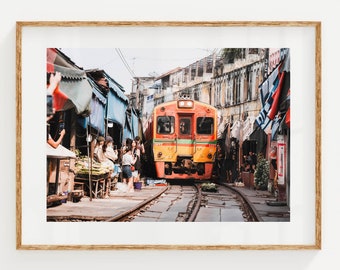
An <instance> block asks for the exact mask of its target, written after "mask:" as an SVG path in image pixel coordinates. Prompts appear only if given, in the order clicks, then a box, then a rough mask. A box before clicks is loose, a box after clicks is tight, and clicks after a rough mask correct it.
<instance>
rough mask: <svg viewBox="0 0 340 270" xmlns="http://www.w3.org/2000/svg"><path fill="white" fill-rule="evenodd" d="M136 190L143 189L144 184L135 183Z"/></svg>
mask: <svg viewBox="0 0 340 270" xmlns="http://www.w3.org/2000/svg"><path fill="white" fill-rule="evenodd" d="M133 186H134V188H135V189H142V182H135V183H133Z"/></svg>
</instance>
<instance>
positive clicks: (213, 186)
mask: <svg viewBox="0 0 340 270" xmlns="http://www.w3.org/2000/svg"><path fill="white" fill-rule="evenodd" d="M201 188H202V191H208V192H217V186H216V184H214V183H203V184H202V185H201Z"/></svg>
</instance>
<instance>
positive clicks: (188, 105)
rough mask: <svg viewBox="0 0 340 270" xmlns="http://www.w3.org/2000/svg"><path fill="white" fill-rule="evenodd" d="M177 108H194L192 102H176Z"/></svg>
mask: <svg viewBox="0 0 340 270" xmlns="http://www.w3.org/2000/svg"><path fill="white" fill-rule="evenodd" d="M177 107H178V108H188V109H192V108H193V107H194V102H193V101H192V100H179V101H178V102H177Z"/></svg>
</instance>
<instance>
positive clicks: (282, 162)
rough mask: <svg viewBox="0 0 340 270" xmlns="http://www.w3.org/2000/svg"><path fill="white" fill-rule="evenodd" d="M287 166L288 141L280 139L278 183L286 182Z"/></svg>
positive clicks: (278, 147)
mask: <svg viewBox="0 0 340 270" xmlns="http://www.w3.org/2000/svg"><path fill="white" fill-rule="evenodd" d="M285 168H286V143H285V142H284V141H280V142H278V144H277V176H278V182H277V183H278V184H279V185H284V184H285Z"/></svg>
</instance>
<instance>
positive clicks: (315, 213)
mask: <svg viewBox="0 0 340 270" xmlns="http://www.w3.org/2000/svg"><path fill="white" fill-rule="evenodd" d="M131 28H133V29H146V30H147V31H148V30H150V29H153V30H156V31H157V34H158V35H162V34H161V33H162V31H161V30H164V29H170V28H171V29H174V30H177V29H183V28H185V29H195V31H196V30H197V31H200V30H204V31H205V30H206V31H211V32H212V36H214V37H216V39H217V41H215V42H222V43H223V41H224V40H223V37H220V36H219V34H218V33H219V31H218V30H222V29H226V30H229V29H233V30H234V29H235V31H236V32H233V33H237V31H239V32H242V31H244V32H242V33H241V34H240V36H242V35H245V34H249V38H250V39H251V38H252V37H254V35H256V31H255V33H252V31H253V30H254V29H256V30H257V29H260V30H261V31H264V32H265V33H266V31H267V30H268V31H269V32H268V36H271V35H272V33H273V31H276V30H278V29H279V30H280V29H284V30H285V32H284V34H285V35H283V36H281V37H280V40H281V41H282V42H283V43H285V39H289V32H290V30H293V29H294V31H295V30H297V31H298V32H299V31H300V32H304V31H305V32H306V34H308V35H306V36H308V37H309V38H310V39H309V41H310V40H313V42H312V43H310V42H306V44H307V45H306V47H307V46H308V47H309V48H308V49H309V50H308V52H312V53H311V54H309V55H307V57H308V59H309V61H310V63H311V65H312V67H310V70H311V72H312V73H313V74H312V75H310V74H309V75H310V76H311V78H312V79H311V81H312V83H311V87H312V88H313V91H311V92H312V93H313V95H312V97H309V98H308V101H310V100H311V101H312V102H310V103H308V104H304V101H301V100H299V101H298V102H297V105H296V106H297V108H299V109H301V108H300V107H302V106H305V107H308V108H309V109H310V111H312V112H313V113H314V114H313V115H312V116H310V117H309V118H310V120H309V122H308V123H307V124H305V126H304V127H308V130H307V131H304V130H298V134H297V137H300V136H301V137H303V136H305V137H308V138H306V140H307V141H308V142H306V144H307V145H309V147H310V148H309V149H310V152H309V153H311V154H312V158H310V159H308V161H307V166H308V167H309V168H312V170H311V171H312V172H311V173H310V174H309V175H311V176H312V178H313V179H312V180H313V181H310V182H312V183H313V184H312V185H308V186H307V187H305V188H304V189H303V188H302V187H301V186H298V192H302V195H301V197H308V201H309V202H313V204H312V203H310V204H309V205H307V206H306V205H302V206H301V205H299V204H297V208H299V207H301V208H302V212H303V210H304V209H303V208H304V207H305V208H307V210H309V211H307V212H309V213H311V214H310V216H306V219H307V220H308V221H307V223H308V225H307V226H309V227H308V228H307V230H306V231H309V232H310V234H309V238H308V237H306V238H308V239H307V240H306V241H305V240H303V239H302V240H301V241H297V242H294V240H291V241H288V242H285V241H282V242H280V241H281V240H280V237H278V238H276V240H274V241H269V242H261V241H259V240H257V239H261V237H259V238H257V237H255V236H254V237H250V236H249V234H250V231H248V229H247V228H248V227H247V228H245V229H244V231H243V235H248V237H249V240H248V239H245V240H242V241H240V242H237V241H236V242H228V240H226V238H223V240H221V241H216V240H213V242H209V241H206V239H198V240H197V242H196V241H195V240H194V241H186V240H184V241H183V242H181V240H178V241H174V242H173V241H170V240H168V239H167V238H165V240H164V239H163V238H162V239H163V240H160V241H158V240H157V239H154V238H152V237H151V238H152V239H151V240H150V241H149V242H145V243H144V242H143V243H141V242H138V241H134V240H129V241H127V242H124V241H123V242H119V243H115V242H114V241H111V242H108V243H105V242H103V241H98V242H96V241H95V240H94V241H88V242H87V241H86V240H83V239H82V240H79V242H78V241H72V242H67V241H63V240H59V239H58V234H66V235H67V234H69V233H71V232H70V228H69V227H68V226H67V225H65V224H59V223H58V225H57V226H55V225H54V226H51V225H46V221H45V219H43V218H42V220H41V221H39V222H38V221H37V222H38V223H39V224H38V225H39V226H41V227H42V228H43V230H42V231H41V233H42V235H47V230H53V232H52V233H51V232H50V234H52V235H54V236H55V237H51V238H49V239H47V240H46V241H44V240H42V241H41V237H40V236H38V234H39V231H37V230H36V229H35V228H33V227H34V226H32V223H31V222H29V219H30V214H32V213H31V211H37V212H38V213H39V211H42V212H43V213H42V214H41V215H39V214H38V217H44V214H45V212H44V207H45V205H43V204H42V205H39V208H38V209H35V208H34V207H35V206H37V204H34V203H32V205H30V200H29V199H28V197H29V194H28V193H30V192H32V193H34V192H37V193H38V194H39V192H40V191H35V190H32V191H29V192H28V190H27V189H23V183H24V181H32V179H28V178H29V177H28V176H27V175H26V174H25V173H26V172H32V175H34V173H33V171H32V170H34V168H33V167H32V166H31V165H30V164H34V161H39V160H41V157H40V156H38V155H37V154H36V153H30V152H27V150H23V148H25V147H26V145H27V140H28V139H29V140H30V141H32V140H33V141H34V140H35V137H34V136H32V135H31V134H29V133H28V130H27V126H28V123H27V116H26V115H27V114H28V115H29V114H30V113H31V111H29V110H28V109H27V108H28V107H27V104H28V103H30V102H34V103H35V104H38V105H41V106H43V105H42V104H41V103H40V102H41V100H40V101H33V98H32V96H31V95H30V94H31V91H33V90H32V89H29V88H28V86H27V85H26V84H25V83H26V81H27V77H28V76H32V75H34V71H31V70H30V68H28V67H29V66H31V67H32V66H35V70H36V71H38V72H39V70H41V68H44V64H45V63H43V62H42V63H40V62H39V61H37V63H27V61H26V59H27V58H26V55H27V49H28V48H32V47H31V46H34V45H36V44H38V43H37V42H38V41H41V40H43V39H44V36H46V39H48V38H51V40H50V41H46V43H45V44H43V45H42V46H45V48H47V47H58V46H59V45H60V44H55V41H56V40H57V39H54V38H53V37H52V36H51V34H50V32H52V33H54V31H56V33H57V36H58V37H62V36H63V34H62V32H63V33H66V35H67V33H68V31H69V30H71V31H73V34H76V35H79V39H80V38H81V35H84V32H85V35H86V32H88V33H89V35H98V36H101V34H98V33H97V34H95V33H96V32H98V31H97V30H101V31H102V32H103V33H107V32H105V31H107V30H108V29H109V30H110V29H114V30H118V31H120V33H123V34H122V39H123V38H126V35H125V33H124V31H125V30H126V29H131ZM94 29H95V30H96V31H93V30H94ZM197 31H196V32H195V33H196V35H199V34H197ZM300 32H299V33H300ZM198 33H199V32H198ZM236 36H237V35H236ZM217 37H218V38H217ZM73 38H74V40H73V41H69V42H70V44H71V43H72V42H74V43H76V45H77V44H78V45H79V43H80V42H78V41H77V39H78V36H73ZM238 38H240V37H238ZM241 39H242V38H241ZM247 39H248V38H247V37H246V38H245V40H247ZM269 39H270V38H269ZM301 39H302V40H303V39H304V37H301ZM32 40H33V43H32V44H33V45H32V44H31V41H32ZM280 40H279V41H277V40H276V41H275V42H276V43H275V42H274V44H277V42H280ZM240 42H241V43H242V42H244V40H243V41H242V40H241V41H240ZM289 42H290V41H289ZM289 42H288V44H289ZM57 43H58V42H57ZM250 43H251V42H250ZM286 43H287V42H286ZM64 44H65V43H64ZM64 44H62V45H64ZM71 45H72V44H71ZM261 45H264V46H263V47H269V46H271V42H269V46H265V45H266V41H264V42H263V43H262V44H261ZM101 46H102V45H101ZM222 46H228V42H226V43H225V44H221V47H222ZM244 47H249V46H248V44H244ZM258 47H260V46H258ZM24 52H25V53H24ZM34 53H36V50H34V51H33V54H34ZM44 53H45V51H42V52H41V55H44ZM36 54H37V58H38V59H40V58H41V55H40V53H36ZM38 54H39V55H38ZM39 57H40V58H39ZM293 57H294V55H293ZM303 60H305V59H303ZM300 64H301V63H300ZM292 69H294V67H293V68H292ZM295 71H296V72H297V74H300V75H301V74H302V76H303V77H304V79H305V81H307V80H308V78H305V77H306V76H309V75H306V74H305V73H303V72H301V70H300V71H299V70H295ZM41 73H42V74H43V73H44V72H43V71H41ZM321 74H322V70H321V22H318V21H238V22H237V21H108V22H104V21H21V22H17V24H16V82H17V85H16V113H17V117H16V118H17V123H16V136H17V143H16V153H17V156H16V198H17V200H16V220H17V223H16V248H17V249H21V250H64V249H67V250H110V249H116V250H122V249H124V250H138V249H150V250H155V249H159V250H174V249H175V250H205V249H206V250H298V249H305V250H307V249H310V250H313V249H321ZM43 83H44V82H43V81H41V80H40V81H39V80H35V84H34V86H35V87H37V88H39V87H41V88H43V87H44V84H43ZM302 86H305V85H303V84H302ZM300 90H301V91H302V92H303V93H302V94H301V95H302V97H305V96H306V95H308V94H307V93H306V91H307V89H300ZM299 97H300V99H301V96H299ZM295 113H297V112H295ZM293 121H294V120H293ZM30 125H31V126H32V125H33V128H34V130H35V128H36V127H37V128H38V130H39V128H40V130H41V127H39V124H36V123H34V122H32V123H31V124H30ZM302 129H303V128H302ZM27 136H29V138H28V139H27ZM35 144H36V145H39V142H35ZM25 149H26V148H25ZM28 153H30V154H29V155H30V157H29V158H28ZM38 153H39V151H38ZM306 155H308V153H303V154H302V156H303V157H305V156H306ZM30 162H33V163H30ZM300 162H301V161H299V160H296V163H297V167H299V165H301V164H300ZM302 165H303V164H302ZM296 172H297V174H298V176H301V175H302V177H303V178H304V177H305V176H304V173H303V172H301V171H300V170H299V169H296ZM300 174H301V175H300ZM41 178H42V179H43V178H44V172H40V173H38V175H37V179H41ZM292 178H293V177H292ZM309 180H310V179H309ZM292 181H293V179H292ZM305 183H306V181H305V182H303V184H305ZM304 192H305V193H306V194H304ZM40 193H41V192H40ZM40 195H41V194H40ZM27 204H28V205H27ZM28 208H29V209H30V211H27V209H28ZM25 209H26V211H25ZM293 211H294V209H292V220H291V222H290V225H289V226H291V228H289V229H288V230H287V232H286V231H285V228H283V229H282V231H284V232H282V233H283V237H284V236H287V237H288V235H290V234H292V232H293V230H294V228H295V229H296V227H297V226H299V225H301V224H300V223H299V224H295V222H294V212H293ZM33 224H34V222H33ZM39 226H37V227H39ZM85 226H86V225H85ZM97 226H99V225H97ZM155 226H157V225H154V224H152V225H151V229H152V228H154V227H155ZM215 226H216V225H215V224H213V223H212V224H211V227H212V230H214V229H217V231H220V230H221V228H220V227H218V228H215ZM249 226H254V227H255V226H257V225H255V224H254V225H249ZM270 226H274V224H269V225H268V224H266V227H265V228H259V230H260V231H263V232H271V227H270ZM39 228H40V227H39ZM166 228H167V232H169V230H170V231H174V234H175V235H179V237H181V236H184V235H182V234H178V232H179V230H181V229H182V228H181V226H177V225H169V227H166ZM91 229H92V227H91V228H87V227H86V228H84V229H83V228H82V230H81V231H83V230H84V231H85V232H91ZM105 229H107V228H106V227H105V228H104V230H105ZM118 229H121V227H119V228H118ZM202 229H206V225H204V226H202ZM222 229H223V228H222ZM256 229H257V228H256ZM300 229H301V228H300ZM71 230H72V233H75V234H77V232H76V230H77V228H75V227H72V228H71ZM197 230H198V231H199V230H201V227H199V228H198V229H197ZM278 230H279V231H281V228H279V229H278ZM274 231H275V232H277V231H276V230H274ZM170 234H171V233H170ZM244 237H245V236H244ZM198 238H199V237H198ZM302 238H303V237H302ZM51 239H52V240H53V239H54V240H53V241H52V240H51ZM77 239H78V238H77ZM79 239H80V237H79Z"/></svg>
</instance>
